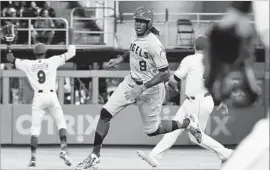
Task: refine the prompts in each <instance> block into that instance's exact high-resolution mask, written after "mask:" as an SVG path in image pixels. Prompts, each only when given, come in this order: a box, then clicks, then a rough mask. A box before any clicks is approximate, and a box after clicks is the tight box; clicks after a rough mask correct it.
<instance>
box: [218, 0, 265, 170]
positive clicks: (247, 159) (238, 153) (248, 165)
mask: <svg viewBox="0 0 270 170" xmlns="http://www.w3.org/2000/svg"><path fill="white" fill-rule="evenodd" d="M252 7H253V12H254V18H255V26H256V30H257V32H258V34H259V36H260V38H261V40H262V42H263V44H264V46H265V47H266V49H269V1H253V2H252ZM268 57H269V56H268ZM266 81H269V79H268V80H266ZM265 107H266V106H265ZM254 114H256V113H254ZM235 167H237V170H269V111H268V117H267V118H264V119H261V120H260V121H258V122H257V123H256V124H255V126H254V128H253V129H252V131H251V133H250V134H249V135H248V136H247V137H246V138H245V139H244V140H243V141H241V143H240V144H239V145H238V146H237V148H236V149H235V151H234V153H233V154H232V157H231V158H230V159H229V160H228V161H227V162H226V163H225V164H224V166H223V167H222V168H221V170H231V169H235Z"/></svg>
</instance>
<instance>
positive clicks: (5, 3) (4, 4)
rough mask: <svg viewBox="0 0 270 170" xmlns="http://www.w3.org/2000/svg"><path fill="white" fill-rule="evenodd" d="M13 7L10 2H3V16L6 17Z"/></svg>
mask: <svg viewBox="0 0 270 170" xmlns="http://www.w3.org/2000/svg"><path fill="white" fill-rule="evenodd" d="M11 7H12V4H11V3H10V2H7V1H6V2H5V1H4V2H1V16H2V17H6V16H7V13H8V10H9V8H11Z"/></svg>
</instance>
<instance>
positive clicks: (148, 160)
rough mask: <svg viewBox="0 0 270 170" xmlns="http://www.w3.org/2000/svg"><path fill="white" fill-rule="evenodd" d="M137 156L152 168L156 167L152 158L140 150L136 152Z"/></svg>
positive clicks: (155, 161) (155, 162)
mask: <svg viewBox="0 0 270 170" xmlns="http://www.w3.org/2000/svg"><path fill="white" fill-rule="evenodd" d="M137 154H138V155H139V156H140V157H141V158H142V159H143V160H144V161H146V162H147V163H148V164H149V165H151V166H152V167H157V166H158V161H157V160H156V159H155V158H154V157H153V156H151V155H148V154H146V153H144V152H143V151H141V150H138V151H137Z"/></svg>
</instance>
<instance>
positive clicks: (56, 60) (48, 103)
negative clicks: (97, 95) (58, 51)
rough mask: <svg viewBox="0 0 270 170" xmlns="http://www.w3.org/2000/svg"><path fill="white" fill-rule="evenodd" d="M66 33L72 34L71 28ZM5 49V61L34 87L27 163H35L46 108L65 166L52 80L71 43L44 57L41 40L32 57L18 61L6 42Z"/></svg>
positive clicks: (58, 107)
mask: <svg viewBox="0 0 270 170" xmlns="http://www.w3.org/2000/svg"><path fill="white" fill-rule="evenodd" d="M70 34H72V31H71V32H70ZM7 50H8V53H7V60H8V61H9V62H11V63H13V64H14V65H15V66H16V68H17V69H19V70H22V71H23V72H24V73H25V74H26V76H27V78H28V80H29V82H30V84H31V86H32V87H33V89H34V98H33V104H32V122H31V123H32V125H31V141H30V143H31V144H30V145H31V159H30V163H29V166H30V167H35V166H36V149H37V145H38V136H39V135H40V130H41V122H42V119H43V117H44V115H45V113H46V111H48V112H49V113H50V114H51V115H52V116H53V117H54V119H55V121H56V124H57V127H58V129H59V137H60V141H61V151H60V158H61V159H63V160H64V162H65V164H66V165H68V166H70V165H71V160H70V158H69V156H68V154H67V142H66V140H67V137H66V121H65V117H64V114H63V110H62V107H61V105H60V103H59V100H58V98H57V94H56V87H55V86H56V83H55V82H56V74H57V68H58V67H59V66H61V65H63V64H65V62H66V61H67V60H69V59H71V58H72V57H74V56H75V54H76V48H75V46H74V45H69V47H68V51H67V52H66V53H64V54H62V55H56V56H52V57H50V58H48V59H45V55H46V52H47V49H46V46H45V45H44V44H43V43H38V44H36V45H35V47H34V55H35V57H36V60H21V59H17V58H15V57H14V56H13V54H12V51H11V49H10V46H9V45H8V48H7Z"/></svg>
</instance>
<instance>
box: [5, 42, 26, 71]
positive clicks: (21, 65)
mask: <svg viewBox="0 0 270 170" xmlns="http://www.w3.org/2000/svg"><path fill="white" fill-rule="evenodd" d="M6 59H7V61H8V62H9V63H12V64H14V66H15V67H16V68H17V69H19V70H24V69H25V68H26V67H27V61H28V60H21V59H16V58H15V57H14V55H13V53H12V50H11V48H10V45H8V46H7V56H6Z"/></svg>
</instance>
